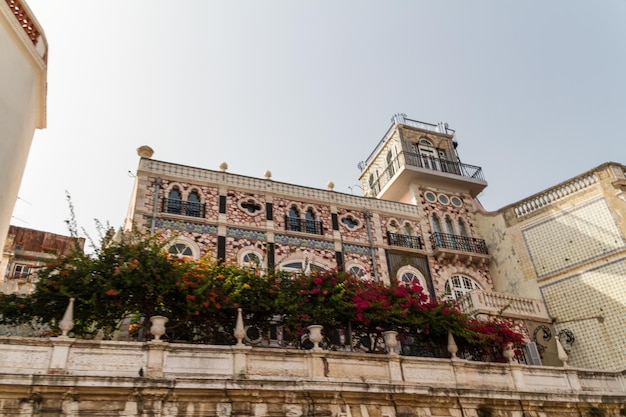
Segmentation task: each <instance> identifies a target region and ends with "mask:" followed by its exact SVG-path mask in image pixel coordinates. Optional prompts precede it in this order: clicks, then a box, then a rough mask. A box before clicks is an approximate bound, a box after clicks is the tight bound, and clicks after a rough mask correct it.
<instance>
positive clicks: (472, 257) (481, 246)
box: [430, 232, 489, 263]
mask: <svg viewBox="0 0 626 417" xmlns="http://www.w3.org/2000/svg"><path fill="white" fill-rule="evenodd" d="M430 244H431V245H432V248H433V251H434V252H435V257H436V258H437V259H439V260H441V259H448V258H450V259H465V260H468V261H470V262H479V263H484V262H486V261H488V260H489V252H488V251H487V244H486V243H485V240H484V239H478V238H475V237H468V236H460V235H452V234H449V233H441V232H435V233H433V234H432V235H431V236H430Z"/></svg>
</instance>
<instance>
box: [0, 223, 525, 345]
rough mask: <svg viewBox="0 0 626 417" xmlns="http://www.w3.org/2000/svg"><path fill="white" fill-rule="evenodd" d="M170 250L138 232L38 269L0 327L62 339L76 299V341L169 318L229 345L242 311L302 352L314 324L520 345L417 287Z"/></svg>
mask: <svg viewBox="0 0 626 417" xmlns="http://www.w3.org/2000/svg"><path fill="white" fill-rule="evenodd" d="M166 247H167V241H165V240H163V239H161V238H160V237H159V236H147V237H146V236H140V235H138V234H133V235H131V236H129V237H126V238H125V239H122V240H120V241H116V242H107V244H106V245H103V246H102V248H101V249H100V250H98V251H97V252H96V253H95V254H93V255H86V254H84V253H82V252H79V251H75V252H73V253H72V254H71V255H69V256H65V257H61V258H59V259H58V260H56V261H54V262H52V263H50V264H49V265H47V266H46V267H45V268H43V269H42V270H40V271H39V274H38V276H39V281H38V282H37V284H36V289H35V291H34V292H33V293H32V294H30V295H28V296H18V295H3V296H0V313H1V316H0V324H12V325H14V324H21V323H37V324H39V325H41V324H46V325H48V326H49V327H50V329H51V331H52V332H58V328H57V327H56V324H57V322H58V320H60V318H61V317H62V316H63V313H64V311H65V308H66V306H67V304H68V299H69V298H70V297H73V298H75V300H76V301H75V310H74V320H75V327H74V329H73V333H74V335H75V337H83V338H89V337H94V336H95V335H96V334H99V336H101V337H105V338H107V337H111V336H112V335H113V334H114V333H115V331H116V330H120V326H122V325H124V326H129V325H130V327H131V328H133V329H141V328H142V327H143V328H144V329H143V333H144V334H147V332H148V327H149V320H148V319H149V317H151V316H154V315H164V316H166V317H168V319H169V321H168V323H167V335H168V337H169V338H170V340H173V341H184V342H194V343H225V344H231V343H234V342H235V341H234V338H233V329H234V326H235V322H236V318H237V311H238V309H239V308H241V309H242V311H243V315H244V320H245V322H246V325H251V326H255V327H257V328H258V329H259V331H260V332H261V334H267V332H268V331H269V329H270V326H271V325H279V326H281V327H282V328H283V329H284V338H285V340H287V341H293V342H294V343H295V344H297V341H298V340H300V338H301V336H302V335H303V334H304V333H305V332H306V326H308V325H311V324H321V325H323V326H324V327H325V329H326V331H328V332H330V329H333V328H343V329H349V331H350V332H356V333H358V332H360V333H361V334H368V333H372V332H381V331H383V330H397V331H398V332H399V334H400V338H401V340H403V341H406V340H409V339H410V340H412V341H414V342H411V343H414V344H415V343H416V342H415V341H416V340H421V342H420V343H423V341H424V340H427V341H428V343H437V344H442V343H443V344H445V340H446V337H447V334H448V332H451V333H452V334H454V335H455V338H456V339H457V343H458V344H459V347H460V348H462V349H465V350H466V351H468V352H472V355H473V356H475V357H478V356H479V355H483V354H484V355H491V353H493V352H491V351H490V349H496V351H497V349H500V350H501V349H502V347H503V346H506V345H507V344H509V343H513V344H520V343H521V342H522V336H521V335H520V334H519V333H518V332H516V331H515V330H514V329H513V327H512V325H511V323H509V322H508V321H505V320H500V319H499V320H494V321H488V322H485V321H479V320H475V319H472V318H470V317H468V316H467V315H465V314H463V313H462V312H461V311H460V310H459V308H458V306H457V305H456V304H455V303H454V302H439V301H436V300H432V299H431V298H430V297H429V296H428V295H426V293H425V292H424V289H423V288H422V287H420V286H419V285H417V284H409V285H404V284H394V285H391V286H388V285H384V284H382V283H378V282H372V281H367V280H362V279H359V278H357V277H355V276H353V275H351V274H349V273H346V272H343V271H337V270H328V271H316V272H311V273H304V272H302V273H299V274H295V275H293V274H287V273H283V272H280V271H261V270H260V269H259V268H241V267H238V266H235V265H231V264H229V263H227V262H216V261H212V260H207V259H200V260H190V259H186V258H184V257H177V256H172V255H170V254H169V253H167V251H166V250H165V248H166ZM494 352H495V351H494ZM484 355H483V356H484ZM491 356H493V355H491Z"/></svg>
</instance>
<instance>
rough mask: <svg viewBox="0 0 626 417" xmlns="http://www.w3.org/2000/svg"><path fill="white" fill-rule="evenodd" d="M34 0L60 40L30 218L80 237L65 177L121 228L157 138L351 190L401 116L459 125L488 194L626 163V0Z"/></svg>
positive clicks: (505, 198) (492, 204) (210, 156)
mask: <svg viewBox="0 0 626 417" xmlns="http://www.w3.org/2000/svg"><path fill="white" fill-rule="evenodd" d="M27 1H28V4H29V6H30V8H31V9H32V10H33V11H34V13H35V15H36V16H37V19H38V20H39V21H40V23H41V24H42V26H43V28H44V31H45V32H46V35H47V38H48V42H49V45H50V52H49V62H48V64H49V69H48V128H47V129H45V130H43V131H38V132H37V133H36V134H35V138H34V141H33V146H32V148H31V153H30V158H29V162H28V165H27V168H26V173H25V175H24V180H23V182H22V188H21V191H20V198H21V200H18V202H17V204H16V210H15V212H14V219H13V224H15V225H18V226H23V227H30V228H34V229H40V230H46V231H51V232H55V233H63V234H66V233H67V228H66V226H65V223H64V220H65V219H67V218H68V209H67V204H66V201H65V193H64V190H68V191H69V192H70V194H71V195H72V198H73V200H74V205H75V208H76V212H77V215H78V221H79V223H80V224H81V225H82V226H85V227H86V228H87V229H88V230H90V231H91V230H93V221H92V219H94V218H98V219H100V220H101V221H103V222H107V221H108V222H110V223H111V224H112V225H113V226H120V225H122V223H123V219H124V218H125V216H126V211H127V207H128V203H129V199H130V196H131V190H132V184H133V178H131V177H130V176H129V174H128V171H129V170H130V171H131V172H134V171H135V170H136V167H137V163H138V157H137V156H136V152H135V149H136V148H137V147H139V146H141V145H144V144H146V145H150V146H151V147H152V148H154V150H155V155H154V158H156V159H160V160H164V161H170V162H176V163H181V164H186V165H192V166H198V167H203V168H209V169H218V166H219V164H220V163H221V162H223V161H226V162H227V163H228V164H229V167H230V168H229V171H230V172H233V173H237V174H242V175H249V176H254V177H262V176H263V172H264V171H265V170H266V169H269V170H271V171H272V173H273V179H274V180H276V181H284V182H289V183H294V184H300V185H306V186H311V187H317V188H325V186H326V183H327V182H328V181H329V180H332V181H333V182H334V183H335V189H336V190H337V191H341V192H347V193H349V192H350V188H349V187H351V186H353V185H354V184H357V178H358V175H359V170H358V169H357V163H358V162H359V161H361V160H364V159H365V158H367V156H368V155H369V153H370V151H371V150H372V149H373V148H374V146H376V144H377V143H378V141H379V140H380V139H381V137H382V136H383V134H384V133H385V132H386V130H387V128H388V127H389V125H390V119H391V116H392V115H393V114H394V113H400V112H401V113H406V114H407V115H408V116H409V118H412V119H416V120H421V121H425V122H431V123H437V122H439V121H447V122H448V124H449V125H450V127H451V128H453V129H455V130H456V131H457V139H458V142H459V149H458V150H459V154H460V156H461V159H462V161H463V162H465V163H468V164H472V165H479V166H482V167H483V170H484V173H485V176H486V178H487V181H488V182H489V187H488V188H487V189H486V190H485V191H484V192H483V193H482V194H481V195H480V197H479V199H480V201H481V202H482V203H483V205H484V206H485V207H486V208H487V209H489V210H495V209H498V208H500V207H503V206H505V205H507V204H510V203H513V202H515V201H518V200H520V199H523V198H524V197H527V196H529V195H531V194H533V193H535V192H538V191H540V190H542V189H544V188H546V187H549V186H551V185H554V184H556V183H558V182H561V181H563V180H565V179H567V178H570V177H572V176H575V175H577V174H579V173H582V172H584V171H587V170H589V169H591V168H593V167H595V166H597V165H599V164H601V163H603V162H606V161H614V162H621V163H626V158H625V156H626V141H625V140H624V126H623V125H624V121H625V117H624V115H625V114H626V81H625V80H624V78H625V77H626V2H625V1H624V0H606V1H599V2H591V1H576V0H574V1H572V0H563V1H550V2H545V1H523V2H519V1H518V2H503V1H480V0H479V1H471V2H469V1H428V2H426V1H384V2H383V1H376V2H374V1H315V2H313V1H294V0H288V1H264V2H259V1H220V2H217V1H208V0H195V1H192V0H181V1H164V0H143V1H139V0H134V1H120V0H113V1H110V0H109V1H95V0H90V1H87V0H55V1H50V0H27ZM353 190H354V193H355V194H357V191H358V192H360V190H359V189H358V188H356V187H354V188H353ZM92 233H93V232H92Z"/></svg>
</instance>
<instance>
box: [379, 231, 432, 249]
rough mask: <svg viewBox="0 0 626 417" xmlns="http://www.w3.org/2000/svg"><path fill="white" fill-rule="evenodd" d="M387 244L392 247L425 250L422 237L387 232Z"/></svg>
mask: <svg viewBox="0 0 626 417" xmlns="http://www.w3.org/2000/svg"><path fill="white" fill-rule="evenodd" d="M387 242H389V245H390V246H399V247H402V248H409V249H420V250H421V249H424V243H423V242H422V238H421V237H420V236H411V235H403V234H400V233H392V232H387Z"/></svg>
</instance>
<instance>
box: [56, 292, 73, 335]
mask: <svg viewBox="0 0 626 417" xmlns="http://www.w3.org/2000/svg"><path fill="white" fill-rule="evenodd" d="M73 328H74V299H73V298H70V302H69V304H68V305H67V308H66V309H65V314H63V318H62V319H61V321H60V322H59V329H61V337H68V336H67V334H68V333H69V331H70V330H72V329H73Z"/></svg>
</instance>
